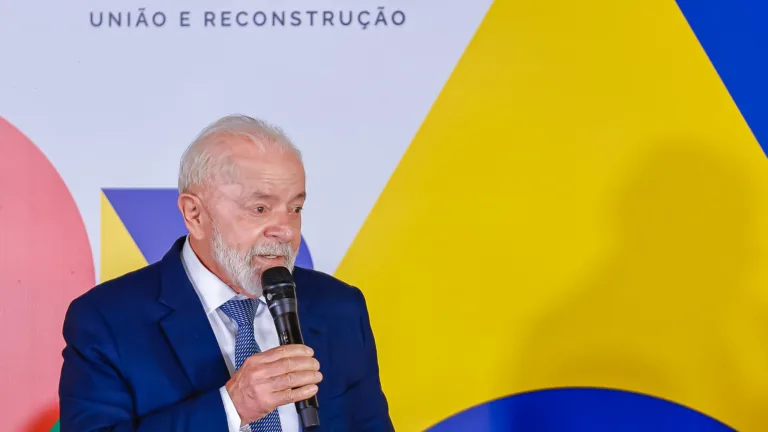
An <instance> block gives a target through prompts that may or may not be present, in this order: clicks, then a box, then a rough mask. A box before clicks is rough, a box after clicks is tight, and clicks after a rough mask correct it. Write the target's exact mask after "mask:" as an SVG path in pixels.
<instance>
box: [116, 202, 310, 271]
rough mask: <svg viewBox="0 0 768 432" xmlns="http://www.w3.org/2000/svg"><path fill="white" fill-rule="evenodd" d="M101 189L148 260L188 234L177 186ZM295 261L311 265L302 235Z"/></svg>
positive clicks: (159, 255)
mask: <svg viewBox="0 0 768 432" xmlns="http://www.w3.org/2000/svg"><path fill="white" fill-rule="evenodd" d="M103 191H104V195H106V197H107V200H109V202H110V203H111V204H112V207H113V208H114V209H115V212H116V213H117V216H118V217H119V218H120V220H121V221H122V222H123V224H124V225H125V229H126V230H128V233H129V234H130V235H131V237H132V238H133V241H135V242H136V245H137V246H138V247H139V251H141V253H142V255H144V258H145V259H146V260H147V262H148V263H150V264H151V263H153V262H156V261H159V260H160V259H161V258H162V257H163V255H165V253H166V252H168V249H170V247H171V246H172V245H173V242H174V241H176V239H178V238H179V237H181V236H184V235H187V234H188V232H187V227H186V226H185V225H184V220H183V219H182V217H181V213H180V212H179V208H178V207H177V205H176V200H177V198H178V196H179V193H178V190H177V189H173V188H146V189H103ZM296 265H297V266H299V267H304V268H309V269H311V268H314V267H313V263H312V256H311V254H310V252H309V248H308V247H307V244H306V242H305V241H304V237H303V236H302V238H301V245H300V246H299V254H298V256H297V257H296Z"/></svg>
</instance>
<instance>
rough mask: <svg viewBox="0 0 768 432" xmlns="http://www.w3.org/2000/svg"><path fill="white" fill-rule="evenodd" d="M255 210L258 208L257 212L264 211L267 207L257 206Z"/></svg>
mask: <svg viewBox="0 0 768 432" xmlns="http://www.w3.org/2000/svg"><path fill="white" fill-rule="evenodd" d="M255 210H256V213H264V211H265V210H266V209H265V208H264V207H256V209H255Z"/></svg>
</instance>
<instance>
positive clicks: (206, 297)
mask: <svg viewBox="0 0 768 432" xmlns="http://www.w3.org/2000/svg"><path fill="white" fill-rule="evenodd" d="M181 257H182V261H183V262H184V266H185V267H186V269H187V273H188V275H189V278H190V280H191V281H192V286H193V287H194V288H195V291H197V294H198V296H199V297H200V300H201V301H202V303H203V308H204V309H205V313H206V315H207V314H210V313H211V312H213V311H215V310H216V309H218V308H219V307H221V305H223V304H224V303H226V302H228V301H229V300H232V299H245V298H247V297H246V296H244V295H242V294H237V293H236V292H234V291H233V290H232V288H230V287H229V286H227V284H225V283H224V282H222V280H221V279H219V278H218V276H216V275H215V274H213V273H212V272H211V271H210V270H208V269H207V268H206V267H205V266H204V265H203V263H202V262H201V261H200V259H199V258H198V257H197V254H195V251H193V250H192V246H190V244H189V236H187V239H186V240H185V241H184V246H183V247H182V249H181ZM259 301H260V302H261V303H264V304H266V301H265V299H264V297H263V296H262V297H259Z"/></svg>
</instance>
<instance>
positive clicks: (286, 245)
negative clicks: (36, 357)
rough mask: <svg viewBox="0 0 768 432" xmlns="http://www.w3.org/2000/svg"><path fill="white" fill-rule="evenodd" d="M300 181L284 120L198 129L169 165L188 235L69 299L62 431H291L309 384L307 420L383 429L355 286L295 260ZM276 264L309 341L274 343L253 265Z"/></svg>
mask: <svg viewBox="0 0 768 432" xmlns="http://www.w3.org/2000/svg"><path fill="white" fill-rule="evenodd" d="M304 185H305V184H304V169H303V165H302V161H301V155H300V153H299V151H298V150H297V149H296V148H295V147H294V146H293V145H292V144H291V142H290V141H289V140H288V138H286V136H285V135H283V134H282V133H281V132H280V130H279V129H277V128H274V127H271V126H269V125H267V124H266V123H264V122H262V121H259V120H255V119H252V118H250V117H244V116H230V117H225V118H223V119H221V120H219V121H217V122H216V123H214V124H212V125H211V126H209V127H208V128H206V129H205V130H203V132H202V133H201V134H200V136H199V137H198V138H197V139H196V140H195V141H194V142H193V143H192V144H191V145H190V147H189V148H188V149H187V151H186V152H185V153H184V155H183V157H182V160H181V170H180V174H179V192H180V194H179V199H178V205H179V209H180V211H181V215H182V216H183V218H184V222H185V224H186V226H187V229H188V231H189V235H188V236H185V237H182V238H180V239H179V240H178V241H176V243H175V244H174V245H173V246H172V247H171V248H170V250H169V251H168V253H167V254H166V255H165V257H164V258H162V259H161V260H160V261H159V262H157V263H154V264H151V265H149V266H147V267H145V268H142V269H140V270H137V271H135V272H132V273H129V274H127V275H124V276H122V277H119V278H117V279H114V280H112V281H109V282H106V283H104V284H101V285H100V286H97V287H95V288H93V289H92V290H90V291H89V292H88V293H86V294H84V295H83V296H81V297H79V298H77V299H76V300H74V301H73V302H72V304H71V305H70V307H69V310H68V312H67V315H66V319H65V323H64V339H65V341H66V348H65V349H64V352H63V356H64V365H63V368H62V371H61V381H60V388H59V397H60V411H61V430H62V431H63V432H69V431H72V432H74V431H77V432H87V431H107V430H110V431H163V432H168V431H200V432H215V431H222V432H225V431H230V432H237V431H254V432H255V431H265V432H267V431H269V432H272V431H283V432H294V431H299V430H301V429H302V425H301V422H300V419H299V416H298V415H297V410H296V408H295V405H294V402H296V401H300V400H304V399H307V398H309V397H310V396H312V395H315V394H316V395H317V398H318V400H319V406H320V409H319V412H320V426H319V427H318V428H317V429H315V430H320V431H324V430H327V431H388V430H392V429H393V427H392V423H391V421H390V418H389V413H388V406H387V400H386V398H385V396H384V394H383V392H382V389H381V384H380V381H379V368H378V360H377V354H376V345H375V343H374V339H373V334H372V331H371V327H370V322H369V318H368V312H367V308H366V304H365V300H364V298H363V295H362V293H361V292H360V290H358V289H357V288H355V287H352V286H349V285H347V284H345V283H343V282H341V281H339V280H337V279H334V278H333V277H331V276H329V275H325V274H322V273H319V272H316V271H312V270H307V269H302V268H298V267H296V268H294V265H293V264H294V258H295V256H296V253H297V251H298V247H299V243H300V231H301V209H302V206H303V205H304V199H305V197H306V194H305V189H304ZM275 266H284V267H287V268H288V269H291V270H292V272H293V277H294V281H295V283H296V293H297V297H298V299H299V316H300V320H301V329H302V333H303V335H304V340H305V344H306V345H285V346H282V347H281V346H279V342H278V338H277V331H276V329H275V325H274V322H273V320H272V317H271V315H270V313H269V310H268V309H267V307H266V303H265V301H264V298H263V297H262V287H261V278H260V275H261V273H262V272H263V271H264V270H265V269H268V268H271V267H275ZM321 372H322V373H321Z"/></svg>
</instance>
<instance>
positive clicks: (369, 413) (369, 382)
mask: <svg viewBox="0 0 768 432" xmlns="http://www.w3.org/2000/svg"><path fill="white" fill-rule="evenodd" d="M356 291H357V295H358V302H359V307H360V331H361V334H362V338H363V346H364V361H365V365H366V373H365V377H364V378H363V380H362V382H361V383H360V389H359V390H360V393H359V394H361V395H362V397H361V399H360V403H358V405H357V409H356V410H355V414H356V415H355V420H354V422H355V426H354V428H353V430H355V431H365V432H389V431H394V427H393V425H392V420H391V419H390V416H389V405H388V403H387V398H386V396H385V395H384V391H383V390H382V388H381V380H380V378H379V359H378V353H377V352H376V341H375V340H374V337H373V330H372V329H371V322H370V317H369V315H368V307H367V305H366V301H365V297H364V296H363V293H362V292H361V291H360V290H359V289H357V290H356Z"/></svg>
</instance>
